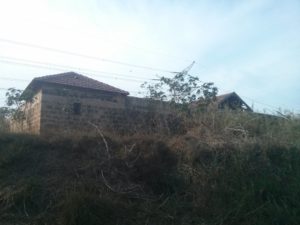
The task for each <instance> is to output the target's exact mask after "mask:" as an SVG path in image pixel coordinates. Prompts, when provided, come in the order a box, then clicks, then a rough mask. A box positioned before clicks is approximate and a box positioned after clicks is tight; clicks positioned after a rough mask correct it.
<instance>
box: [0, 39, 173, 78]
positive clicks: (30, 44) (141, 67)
mask: <svg viewBox="0 0 300 225" xmlns="http://www.w3.org/2000/svg"><path fill="white" fill-rule="evenodd" d="M0 41H2V42H7V43H10V44H14V45H20V46H26V47H30V48H38V49H42V50H46V51H52V52H56V53H60V54H66V55H72V56H77V57H81V58H86V59H92V60H97V61H102V62H106V63H113V64H119V65H122V66H128V67H136V68H140V69H146V70H152V71H161V72H167V73H176V72H174V71H170V70H166V69H161V68H155V67H150V66H143V65H137V64H131V63H127V62H121V61H117V60H112V59H107V58H100V57H96V56H90V55H85V54H80V53H76V52H71V51H66V50H60V49H57V48H50V47H46V46H41V45H36V44H32V43H26V42H20V41H15V40H9V39H4V38H0Z"/></svg>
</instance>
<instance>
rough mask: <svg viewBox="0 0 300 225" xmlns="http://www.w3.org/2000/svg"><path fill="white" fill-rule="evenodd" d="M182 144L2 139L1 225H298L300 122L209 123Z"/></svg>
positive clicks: (142, 138) (167, 139) (148, 139)
mask: <svg viewBox="0 0 300 225" xmlns="http://www.w3.org/2000/svg"><path fill="white" fill-rule="evenodd" d="M186 124H187V127H188V132H187V133H186V134H184V135H180V136H172V135H170V136H161V135H158V134H157V135H154V134H152V135H149V134H148V135H146V134H139V135H134V136H130V137H124V136H123V137H120V136H116V135H109V134H106V135H105V136H104V137H101V136H100V135H99V137H82V138H50V139H49V138H47V139H43V138H39V137H35V136H28V135H16V134H5V133H3V134H1V136H0V224H4V225H5V224H7V225H12V224H21V225H22V224H24V225H25V224H26V225H27V224H28V225H29V224H32V225H33V224H51V225H52V224H53V225H55V224H61V225H79V224H80V225H89V224H97V225H99V224H106V225H109V224H122V225H126V224H128V225H129V224H130V225H134V224H137V225H138V224H139V225H140V224H148V225H150V224H153V225H165V224H174V225H175V224H176V225H187V224H203V225H219V224H223V225H227V224H228V225H229V224H230V225H235V224H236V225H240V224H243V225H257V224H264V225H265V224H267V225H268V224H270V225H271V224H274V225H275V224H276V225H280V224H295V225H296V224H300V138H299V137H300V126H299V125H300V123H299V120H296V119H290V120H282V119H272V118H256V117H255V118H254V117H253V116H249V115H242V114H222V116H220V115H219V114H214V115H213V114H210V115H206V116H203V115H202V116H201V117H198V118H193V121H191V120H186Z"/></svg>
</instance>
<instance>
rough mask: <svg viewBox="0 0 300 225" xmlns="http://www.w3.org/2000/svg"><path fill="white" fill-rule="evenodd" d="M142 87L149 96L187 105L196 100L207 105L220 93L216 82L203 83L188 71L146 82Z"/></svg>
mask: <svg viewBox="0 0 300 225" xmlns="http://www.w3.org/2000/svg"><path fill="white" fill-rule="evenodd" d="M141 87H142V88H144V89H146V91H147V94H146V97H148V98H151V99H154V100H162V101H170V102H171V103H175V104H176V103H178V105H187V104H189V103H192V102H195V101H198V102H201V104H205V105H207V104H208V103H209V102H211V101H213V100H214V99H215V97H216V95H217V93H218V89H217V88H216V87H215V86H214V83H212V82H208V83H203V82H201V81H200V80H199V78H198V77H196V76H192V75H190V74H188V72H187V71H182V72H180V73H176V74H175V76H174V77H172V78H168V77H164V76H163V77H160V78H159V80H158V81H157V82H156V83H154V84H151V83H148V82H145V83H143V84H142V85H141Z"/></svg>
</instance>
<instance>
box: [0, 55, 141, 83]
mask: <svg viewBox="0 0 300 225" xmlns="http://www.w3.org/2000/svg"><path fill="white" fill-rule="evenodd" d="M1 59H3V60H4V61H7V60H9V61H21V62H25V63H30V64H40V65H46V66H47V68H48V67H49V66H51V67H56V68H57V67H59V68H63V69H68V70H78V69H79V70H84V71H88V72H91V73H104V74H111V75H116V76H126V77H131V78H136V79H141V80H143V79H142V78H141V77H138V76H132V75H129V74H123V73H115V72H108V71H99V70H91V69H86V68H80V67H73V66H66V65H60V64H54V63H48V62H42V61H36V60H28V59H21V58H14V57H6V56H0V61H1ZM121 78H123V77H121Z"/></svg>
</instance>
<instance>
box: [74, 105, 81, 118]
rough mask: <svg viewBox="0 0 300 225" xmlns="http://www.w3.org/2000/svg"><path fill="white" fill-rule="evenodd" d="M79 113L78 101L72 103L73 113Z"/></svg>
mask: <svg viewBox="0 0 300 225" xmlns="http://www.w3.org/2000/svg"><path fill="white" fill-rule="evenodd" d="M80 113H81V104H80V103H78V102H76V103H73V114H74V115H80Z"/></svg>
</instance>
